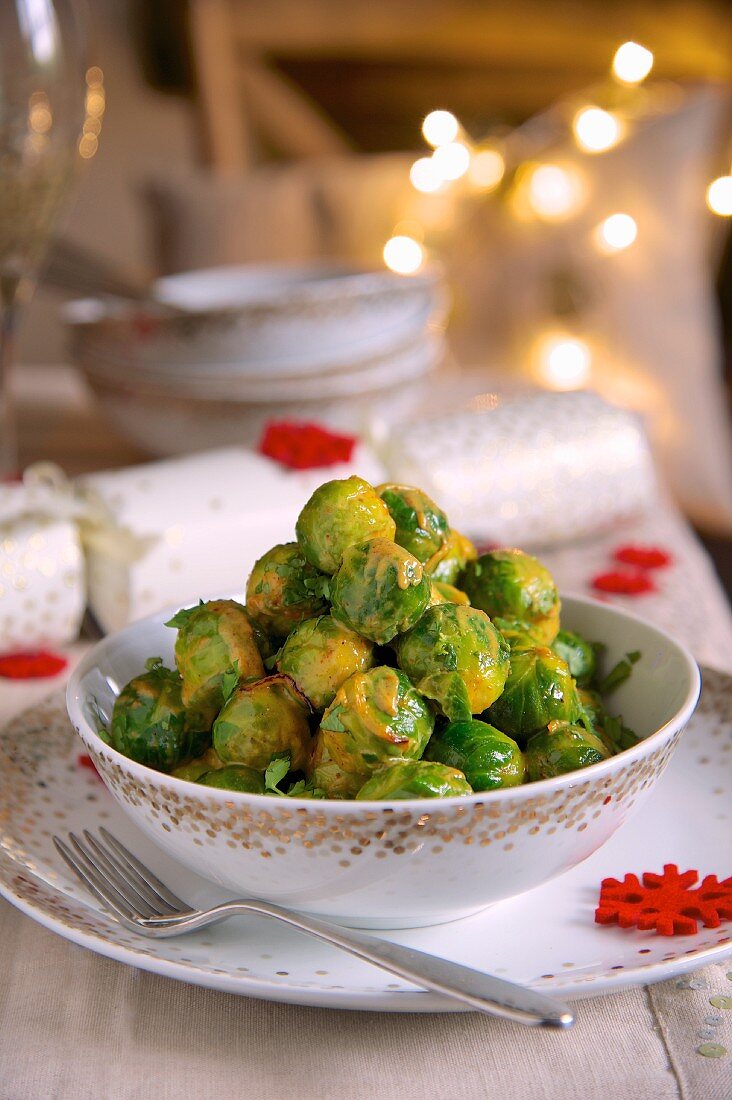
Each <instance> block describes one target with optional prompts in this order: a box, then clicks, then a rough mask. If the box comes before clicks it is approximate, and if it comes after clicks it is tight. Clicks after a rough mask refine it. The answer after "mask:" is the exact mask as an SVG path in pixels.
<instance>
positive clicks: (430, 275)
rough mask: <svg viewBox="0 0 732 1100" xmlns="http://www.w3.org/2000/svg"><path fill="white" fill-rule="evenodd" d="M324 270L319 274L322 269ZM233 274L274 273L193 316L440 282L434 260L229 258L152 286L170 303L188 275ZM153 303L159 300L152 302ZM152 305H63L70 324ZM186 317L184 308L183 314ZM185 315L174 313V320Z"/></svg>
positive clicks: (94, 301)
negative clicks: (404, 267)
mask: <svg viewBox="0 0 732 1100" xmlns="http://www.w3.org/2000/svg"><path fill="white" fill-rule="evenodd" d="M323 272H324V273H325V274H319V273H323ZM224 273H227V274H230V275H231V276H232V277H234V278H235V277H236V275H237V273H239V274H240V275H242V274H246V275H247V276H251V277H252V279H253V280H254V279H255V278H259V279H261V280H265V279H270V280H272V282H270V283H269V284H268V285H266V286H263V287H262V288H261V293H259V294H252V295H251V296H250V297H245V298H242V299H241V301H233V300H231V296H229V298H228V299H227V300H225V301H224V302H222V303H221V304H220V305H208V306H204V307H202V308H194V307H192V306H191V307H189V308H188V312H189V313H190V316H191V317H195V318H203V317H219V316H225V315H229V314H232V313H234V314H235V313H246V312H248V311H249V310H252V311H259V310H261V309H262V307H268V308H272V309H273V310H275V311H276V310H278V309H280V308H282V307H285V308H286V309H287V310H288V311H289V310H291V309H292V307H293V306H294V305H297V304H299V303H302V304H303V305H304V306H308V305H312V304H313V303H320V302H330V301H332V300H335V301H338V300H339V299H342V298H348V299H350V298H359V297H363V298H370V297H372V296H373V295H382V294H385V293H390V294H391V293H395V292H396V293H398V292H399V290H400V289H403V290H404V291H407V292H409V293H414V292H415V291H424V290H427V291H434V290H436V289H439V287H440V285H441V279H440V269H439V267H438V266H436V265H433V266H431V267H429V268H423V269H422V270H421V271H419V272H417V273H415V274H414V275H398V274H396V273H395V272H392V271H387V270H386V269H384V270H382V271H379V270H376V269H372V270H369V269H365V268H358V267H355V266H349V265H347V264H344V265H342V266H340V267H339V266H338V265H328V264H326V263H312V264H280V265H278V264H231V265H222V266H219V267H207V268H196V269H193V270H192V271H182V272H179V273H177V274H175V275H168V276H166V277H165V278H163V279H158V280H156V281H155V282H154V283H153V284H152V286H153V289H155V290H159V291H160V290H161V291H162V292H163V293H162V294H161V295H160V301H161V302H162V303H163V304H165V303H170V304H172V305H180V304H184V303H183V299H181V298H180V297H178V298H176V296H175V294H170V289H171V286H172V287H173V288H174V287H175V286H176V285H180V284H181V283H183V282H184V281H185V280H191V281H192V280H193V279H195V278H200V277H203V278H206V277H207V276H213V277H215V276H217V275H219V274H224ZM277 277H279V278H281V280H282V282H281V285H277V284H276V281H275V280H276V278H277ZM151 305H152V307H153V309H154V306H155V303H154V302H152V303H151ZM146 308H147V309H148V312H149V307H148V305H147V303H144V302H143V303H136V302H126V301H125V300H124V299H120V298H114V297H111V298H103V297H94V296H91V297H85V298H76V299H74V300H73V301H71V302H66V303H65V304H64V305H63V306H62V308H61V316H62V317H63V319H64V321H65V322H66V323H67V324H69V325H71V326H79V327H96V326H98V325H104V324H105V322H107V321H108V320H110V319H116V320H125V319H132V318H134V317H135V316H136V315H137V314H139V313H140V311H141V310H144V309H146ZM181 316H182V319H183V320H185V314H183V315H181ZM179 319H181V317H178V316H177V315H174V316H173V318H172V320H173V321H176V320H179Z"/></svg>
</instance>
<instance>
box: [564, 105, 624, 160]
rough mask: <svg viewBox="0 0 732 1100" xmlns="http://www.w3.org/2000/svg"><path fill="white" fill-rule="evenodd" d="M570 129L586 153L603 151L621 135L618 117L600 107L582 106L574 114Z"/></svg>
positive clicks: (621, 130)
mask: <svg viewBox="0 0 732 1100" xmlns="http://www.w3.org/2000/svg"><path fill="white" fill-rule="evenodd" d="M572 130H573V131H574V136H575V138H576V141H577V144H578V145H579V147H580V148H581V149H584V151H585V152H586V153H604V152H606V150H608V149H612V147H613V146H614V145H617V143H618V142H619V141H620V138H621V137H622V136H623V127H622V124H621V122H620V119H619V118H618V117H617V115H613V114H611V113H610V111H603V109H602V107H583V108H582V110H581V111H578V112H577V114H576V115H575V116H574V121H573V123H572Z"/></svg>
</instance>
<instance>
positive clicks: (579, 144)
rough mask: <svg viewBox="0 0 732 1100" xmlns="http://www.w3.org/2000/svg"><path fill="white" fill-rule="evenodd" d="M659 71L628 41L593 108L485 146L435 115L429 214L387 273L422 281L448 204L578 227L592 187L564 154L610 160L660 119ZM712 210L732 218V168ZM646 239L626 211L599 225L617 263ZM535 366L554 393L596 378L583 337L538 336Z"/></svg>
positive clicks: (548, 115)
mask: <svg viewBox="0 0 732 1100" xmlns="http://www.w3.org/2000/svg"><path fill="white" fill-rule="evenodd" d="M653 64H654V56H653V53H652V52H651V51H650V50H649V49H647V48H646V47H645V46H642V45H641V44H640V43H638V42H624V43H623V44H622V45H621V46H619V47H618V49H617V50H616V51H615V54H614V56H613V60H612V65H611V69H610V76H609V79H608V80H607V81H606V82H605V83H604V84H603V85H600V86H598V87H597V88H594V89H592V92H591V94H590V95H586V98H587V99H588V100H590V99H591V100H592V101H590V102H584V103H581V104H578V101H577V99H576V98H575V99H567V100H565V101H562V102H560V103H557V104H554V105H553V106H551V107H549V108H548V109H547V110H546V111H544V112H542V114H540V115H538V116H536V117H535V118H533V119H530V120H529V121H528V122H526V123H524V124H523V125H521V126H519V127H517V128H516V129H514V130H511V131H504V132H495V133H493V134H489V135H487V136H486V137H484V138H483V139H481V140H480V141H476V140H474V139H473V138H471V136H470V135H469V134H468V133H467V132H466V131H465V129H464V127H463V126H462V125H461V123H460V121H459V120H458V119H457V118H456V116H455V115H454V114H453V113H452V112H451V111H447V110H435V111H431V112H430V113H429V114H428V115H427V117H426V118H425V119H424V121H423V123H422V136H423V138H424V140H425V142H426V144H427V146H428V147H429V150H430V152H429V153H428V154H426V155H424V156H421V157H419V158H418V159H417V160H415V161H414V163H413V164H412V166H411V169H410V173H409V178H410V181H411V185H412V188H413V193H414V194H415V199H418V200H419V203H421V205H418V206H417V216H416V217H414V218H411V217H410V219H409V220H406V221H404V222H401V223H399V224H398V225H397V226H395V227H394V229H393V231H392V236H391V237H390V238H389V240H388V241H387V242H386V244H385V245H384V250H383V257H384V263H385V265H386V266H387V267H388V268H389V269H390V270H391V271H394V272H395V273H397V274H400V275H413V274H416V273H417V272H419V271H420V270H421V269H422V268H423V267H424V265H425V264H426V262H427V261H428V259H429V250H428V246H427V244H426V243H425V237H426V236H427V235H428V234H430V235H432V236H435V237H437V238H438V239H439V236H440V234H439V226H440V222H441V220H442V221H443V222H444V221H445V219H444V217H443V215H444V209H445V204H446V203H447V204H448V205H449V204H454V203H456V202H458V201H460V202H463V203H471V202H473V203H474V202H476V201H480V200H481V199H483V198H485V197H495V198H497V199H499V200H500V201H503V202H504V203H505V204H506V206H507V208H508V210H509V211H510V213H511V215H512V216H513V217H515V218H516V219H517V220H518V221H524V222H526V221H531V220H538V221H541V222H546V223H552V222H554V223H558V222H562V221H566V220H568V219H570V218H572V217H573V216H574V215H575V214H577V213H578V212H579V211H580V210H581V209H582V208H583V206H584V204H585V200H586V190H587V187H586V179H585V177H584V174H583V173H582V171H581V167H580V166H579V165H578V164H577V163H572V162H569V161H567V160H566V159H565V160H562V159H561V158H559V157H557V156H556V154H555V152H554V150H555V148H556V146H557V145H558V144H559V142H561V140H562V139H563V138H566V137H567V136H568V134H571V138H572V140H573V142H574V144H575V146H576V148H577V150H578V151H579V153H580V154H581V156H588V157H597V156H601V155H602V154H603V153H606V152H608V151H609V150H611V149H614V148H615V147H616V146H617V145H618V144H619V143H620V142H622V141H623V140H624V139H625V138H626V137H627V136H628V135H629V134H630V133H632V132H633V129H634V127H635V125H636V124H637V123H638V122H639V121H641V120H642V119H643V118H644V117H648V116H650V115H651V114H654V113H657V112H658V110H659V103H661V102H663V101H664V99H663V97H664V94H665V93H667V92H668V86H659V93H658V99H656V100H654V99H653V97H652V96H650V94H649V89H648V88H645V87H641V86H642V85H643V84H644V82H645V81H646V79H647V77H648V76H649V74H650V73H651V70H652V68H653ZM575 160H576V158H575ZM430 202H433V203H434V204H435V205H434V207H432V208H430V205H429V203H430ZM425 204H427V205H425ZM706 204H707V207H708V208H709V210H710V211H711V212H712V213H714V214H716V215H718V216H720V217H730V216H732V168H731V169H730V174H729V175H723V176H719V177H718V178H717V179H715V180H713V181H712V182H711V183H710V184H709V186H708V187H707V190H706ZM448 221H449V219H448ZM638 234H639V227H638V223H637V221H636V219H635V218H634V217H633V215H632V213H630V212H628V211H625V210H617V211H613V212H612V213H608V214H607V215H606V216H605V217H604V218H602V219H601V220H600V221H598V223H597V225H596V226H595V227H594V230H593V231H592V245H593V247H594V248H595V249H596V250H597V252H598V253H599V254H600V255H603V256H611V255H613V254H615V253H619V252H623V251H624V250H626V249H628V248H631V247H632V246H633V245H634V244H635V242H636V241H637V239H638ZM533 358H534V363H533V369H534V373H535V374H536V376H537V377H538V380H539V381H541V382H542V383H543V384H544V385H547V386H549V387H551V388H553V389H576V388H579V387H581V386H583V385H585V384H586V383H587V382H588V380H589V378H590V374H591V368H592V349H591V347H590V344H589V342H588V340H586V339H585V338H583V337H582V336H580V335H577V334H576V333H574V332H567V331H563V330H562V329H561V328H559V329H557V328H555V327H551V328H549V329H547V331H546V332H543V333H541V334H539V336H538V337H537V339H536V341H535V345H534V355H533Z"/></svg>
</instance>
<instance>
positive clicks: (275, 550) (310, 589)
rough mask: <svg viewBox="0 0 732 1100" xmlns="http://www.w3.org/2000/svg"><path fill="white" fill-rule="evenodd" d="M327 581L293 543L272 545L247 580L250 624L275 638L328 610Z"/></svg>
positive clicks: (285, 634)
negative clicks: (252, 623) (251, 622)
mask: <svg viewBox="0 0 732 1100" xmlns="http://www.w3.org/2000/svg"><path fill="white" fill-rule="evenodd" d="M327 585H328V578H327V577H324V576H323V574H322V573H318V571H317V570H316V569H313V567H312V565H310V564H309V562H307V561H306V560H305V558H304V557H303V555H302V551H301V550H300V547H299V546H298V545H297V543H296V542H286V543H283V544H282V545H280V546H273V547H272V549H271V550H268V551H267V553H266V554H264V555H263V556H262V557H261V558H260V559H259V560H258V561H256V562H255V563H254V568H253V569H252V572H251V574H250V576H249V580H248V581H247V611H248V612H249V615H250V616H251V618H252V621H253V622H254V623H255V624H256V625H257V626H258V627H259V628H260V630H262V631H264V632H265V634H272V635H274V636H275V637H278V638H284V637H286V636H287V635H288V634H289V633H290V631H291V630H292V628H293V627H295V626H297V624H298V623H301V622H303V621H304V620H305V619H312V618H314V616H315V615H321V614H322V613H323V611H327V609H328V601H327V599H326V598H325V593H326V592H327Z"/></svg>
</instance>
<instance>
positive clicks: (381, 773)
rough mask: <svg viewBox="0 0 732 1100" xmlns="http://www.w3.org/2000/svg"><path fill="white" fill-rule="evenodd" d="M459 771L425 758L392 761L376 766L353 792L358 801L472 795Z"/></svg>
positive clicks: (469, 787)
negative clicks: (356, 791) (355, 791)
mask: <svg viewBox="0 0 732 1100" xmlns="http://www.w3.org/2000/svg"><path fill="white" fill-rule="evenodd" d="M472 793H473V789H472V787H471V786H470V784H469V783H468V781H467V780H466V778H465V776H464V775H463V773H462V772H460V771H458V770H457V768H448V767H445V765H444V764H433V763H430V762H429V761H427V760H395V761H394V762H393V763H391V764H384V765H383V766H382V767H381V768H377V770H376V771H375V772H374V774H373V775H372V776H371V778H370V779H367V780H366V782H365V783H364V785H363V787H361V790H360V791H359V792H358V794H357V795H356V798H357V799H358V800H359V801H369V802H385V801H390V800H391V799H402V798H450V796H451V795H461V794H463V795H464V794H472Z"/></svg>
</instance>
